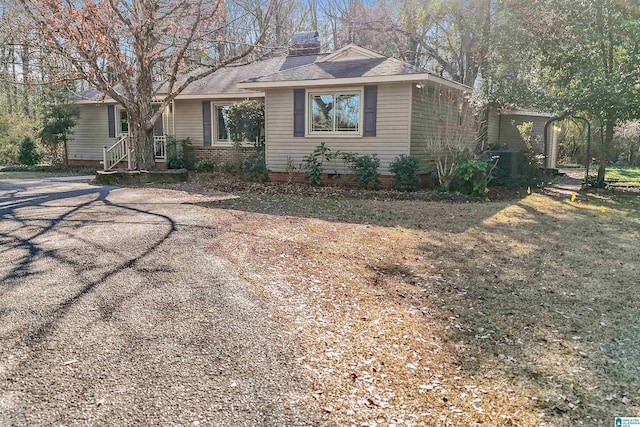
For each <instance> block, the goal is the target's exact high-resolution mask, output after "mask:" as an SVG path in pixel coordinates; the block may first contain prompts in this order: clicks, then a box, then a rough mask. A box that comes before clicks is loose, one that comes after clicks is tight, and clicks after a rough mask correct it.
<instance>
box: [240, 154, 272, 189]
mask: <svg viewBox="0 0 640 427" xmlns="http://www.w3.org/2000/svg"><path fill="white" fill-rule="evenodd" d="M242 170H243V172H244V177H245V178H246V179H248V180H249V181H254V182H265V181H266V180H267V178H269V171H268V170H267V165H266V163H265V159H264V151H263V150H259V149H258V150H256V152H255V153H252V154H251V155H250V156H248V157H247V158H246V159H244V161H243V162H242Z"/></svg>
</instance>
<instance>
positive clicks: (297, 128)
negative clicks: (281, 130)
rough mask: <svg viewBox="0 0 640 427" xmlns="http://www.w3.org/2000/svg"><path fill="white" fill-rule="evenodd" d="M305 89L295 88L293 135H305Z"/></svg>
mask: <svg viewBox="0 0 640 427" xmlns="http://www.w3.org/2000/svg"><path fill="white" fill-rule="evenodd" d="M304 103H305V94H304V89H294V90H293V136H304Z"/></svg>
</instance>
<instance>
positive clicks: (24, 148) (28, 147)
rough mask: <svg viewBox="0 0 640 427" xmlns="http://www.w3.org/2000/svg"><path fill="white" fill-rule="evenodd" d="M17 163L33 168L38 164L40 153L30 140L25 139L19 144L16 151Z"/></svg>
mask: <svg viewBox="0 0 640 427" xmlns="http://www.w3.org/2000/svg"><path fill="white" fill-rule="evenodd" d="M18 161H19V162H20V163H21V164H23V165H27V166H33V165H36V164H38V163H39V162H40V153H39V152H38V147H37V146H36V143H35V142H33V140H32V139H31V138H25V139H23V140H22V143H21V144H20V150H19V151H18Z"/></svg>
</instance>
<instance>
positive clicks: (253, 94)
mask: <svg viewBox="0 0 640 427" xmlns="http://www.w3.org/2000/svg"><path fill="white" fill-rule="evenodd" d="M246 98H264V92H258V91H252V92H235V93H209V94H206V93H205V94H187V95H178V96H176V97H175V99H176V100H178V101H179V100H189V99H246ZM161 101H162V97H161V96H157V97H156V98H155V99H154V100H153V102H161ZM75 103H76V104H117V102H116V101H114V100H113V99H111V98H110V97H105V98H103V99H81V100H77V101H75Z"/></svg>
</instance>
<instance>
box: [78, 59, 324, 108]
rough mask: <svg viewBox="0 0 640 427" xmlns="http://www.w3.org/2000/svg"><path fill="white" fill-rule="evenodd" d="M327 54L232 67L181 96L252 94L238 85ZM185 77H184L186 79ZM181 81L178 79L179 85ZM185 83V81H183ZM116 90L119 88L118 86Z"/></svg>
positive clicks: (90, 94) (91, 96)
mask: <svg viewBox="0 0 640 427" xmlns="http://www.w3.org/2000/svg"><path fill="white" fill-rule="evenodd" d="M325 55H326V54H314V55H301V56H280V57H276V58H270V59H265V60H263V61H258V62H253V63H251V64H243V65H230V66H227V67H226V68H221V69H219V70H216V72H215V73H213V74H211V75H210V76H207V77H205V78H203V79H201V80H198V81H195V82H193V83H191V84H190V85H189V86H187V88H186V89H185V90H184V91H183V92H182V93H181V95H203V96H206V95H217V94H225V93H252V92H255V91H252V90H249V89H238V88H237V87H236V83H238V82H241V81H243V80H247V79H251V78H255V77H259V76H264V75H270V74H274V73H278V72H280V71H284V70H288V69H291V68H296V67H300V66H304V65H308V64H310V63H313V62H315V61H316V60H317V59H318V58H321V57H323V56H325ZM184 78H185V77H182V79H184ZM180 80H181V79H178V83H179V82H180ZM183 81H184V80H183ZM116 90H118V87H117V86H116ZM76 99H77V100H90V101H102V100H103V99H104V95H103V93H102V92H100V91H98V90H96V89H89V90H86V91H84V92H82V93H79V94H77V96H76Z"/></svg>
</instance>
